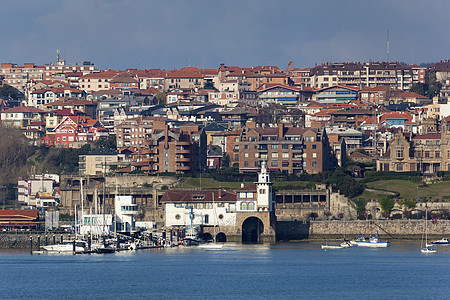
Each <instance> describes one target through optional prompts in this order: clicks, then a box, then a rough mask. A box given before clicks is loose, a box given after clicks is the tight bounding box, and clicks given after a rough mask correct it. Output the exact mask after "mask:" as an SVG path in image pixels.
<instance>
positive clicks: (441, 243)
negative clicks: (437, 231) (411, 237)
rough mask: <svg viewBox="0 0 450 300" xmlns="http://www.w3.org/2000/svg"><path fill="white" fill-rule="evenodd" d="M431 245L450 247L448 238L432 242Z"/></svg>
mask: <svg viewBox="0 0 450 300" xmlns="http://www.w3.org/2000/svg"><path fill="white" fill-rule="evenodd" d="M431 244H433V245H450V242H449V241H448V239H447V238H442V239H440V240H437V241H433V242H431Z"/></svg>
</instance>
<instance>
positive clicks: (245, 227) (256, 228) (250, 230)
mask: <svg viewBox="0 0 450 300" xmlns="http://www.w3.org/2000/svg"><path fill="white" fill-rule="evenodd" d="M263 232H264V224H263V222H262V221H261V220H260V219H259V218H257V217H250V218H247V219H246V220H245V221H244V223H242V242H243V243H258V242H259V241H260V239H259V237H260V235H261V233H263Z"/></svg>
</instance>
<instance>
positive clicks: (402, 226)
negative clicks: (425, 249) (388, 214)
mask: <svg viewBox="0 0 450 300" xmlns="http://www.w3.org/2000/svg"><path fill="white" fill-rule="evenodd" d="M427 222H428V224H427V226H428V235H429V236H430V237H432V238H441V237H442V236H446V237H448V236H449V235H450V221H449V220H439V221H436V222H433V221H431V220H429V221H427ZM424 231H425V221H424V220H374V221H311V222H310V227H309V237H310V238H320V237H336V238H339V237H343V236H344V234H345V235H346V236H349V237H351V238H352V237H355V236H357V235H358V234H359V233H360V232H361V233H362V234H365V235H372V234H375V233H376V232H378V234H379V235H380V236H382V237H385V238H421V237H422V234H423V233H424Z"/></svg>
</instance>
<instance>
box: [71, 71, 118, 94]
mask: <svg viewBox="0 0 450 300" xmlns="http://www.w3.org/2000/svg"><path fill="white" fill-rule="evenodd" d="M118 73H119V71H115V70H108V71H104V72H99V73H91V74H86V75H83V76H81V77H80V79H79V83H78V87H79V88H80V89H82V90H84V91H86V92H87V93H92V92H98V91H101V90H109V89H110V84H109V81H110V80H111V79H113V78H114V76H116V75H117V74H118Z"/></svg>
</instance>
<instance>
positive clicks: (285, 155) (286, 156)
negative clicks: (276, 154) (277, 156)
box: [281, 152, 289, 158]
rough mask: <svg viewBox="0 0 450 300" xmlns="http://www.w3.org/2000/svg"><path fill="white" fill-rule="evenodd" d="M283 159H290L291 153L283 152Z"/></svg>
mask: <svg viewBox="0 0 450 300" xmlns="http://www.w3.org/2000/svg"><path fill="white" fill-rule="evenodd" d="M281 158H289V153H286V152H283V153H282V154H281Z"/></svg>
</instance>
